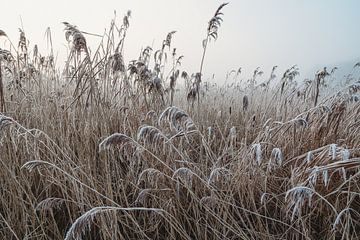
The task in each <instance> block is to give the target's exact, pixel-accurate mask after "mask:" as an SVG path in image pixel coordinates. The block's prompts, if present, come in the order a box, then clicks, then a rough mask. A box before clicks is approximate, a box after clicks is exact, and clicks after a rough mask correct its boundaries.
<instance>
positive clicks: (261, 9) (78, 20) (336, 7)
mask: <svg viewBox="0 0 360 240" xmlns="http://www.w3.org/2000/svg"><path fill="white" fill-rule="evenodd" d="M222 2H223V1H217V0H101V1H86V0H72V1H69V0H62V1H60V0H58V1H51V0H32V1H30V0H23V1H22V0H1V1H0V9H1V14H0V29H1V30H4V31H5V32H6V33H7V34H8V35H9V36H10V38H11V39H12V41H13V42H17V41H18V35H19V33H18V28H19V27H21V21H20V16H21V18H22V21H23V27H24V29H25V32H26V35H27V38H28V39H29V40H30V43H31V45H33V44H35V43H36V44H38V45H39V46H40V50H42V51H45V50H46V39H45V38H44V33H45V30H46V28H47V27H50V28H51V30H52V35H53V42H54V48H55V53H57V54H58V55H59V59H58V62H59V63H60V64H61V62H63V61H64V57H65V55H66V48H65V47H64V45H65V44H66V41H65V37H64V32H63V28H64V26H63V25H62V24H61V22H63V21H67V22H69V23H71V24H74V25H77V26H78V27H79V28H80V29H81V30H83V31H87V32H93V33H98V34H102V33H103V32H104V29H105V28H108V26H109V24H110V20H111V19H112V17H113V12H114V10H116V12H117V15H118V22H119V25H120V23H121V20H122V17H123V15H124V14H125V13H126V11H127V10H131V11H132V18H131V19H130V29H129V31H128V37H127V40H126V43H125V60H126V61H127V62H128V61H130V60H132V59H136V58H137V57H138V54H139V51H140V49H141V48H142V47H146V46H148V45H152V43H153V42H154V49H155V50H156V49H159V48H160V47H161V42H162V40H163V39H164V38H165V36H166V34H167V33H168V32H170V31H172V30H176V31H177V33H176V34H175V35H174V37H173V42H172V47H176V48H177V52H178V54H179V55H184V56H185V58H184V60H183V66H182V69H183V70H186V71H187V72H189V73H192V72H197V71H198V69H199V64H200V59H201V53H202V46H201V44H202V39H204V37H205V34H206V27H207V22H208V20H209V19H210V18H211V17H212V15H213V14H214V11H215V10H216V8H217V7H218V6H219V4H221V3H222ZM229 2H230V4H229V5H228V6H226V7H225V8H224V9H223V12H224V17H223V19H224V22H223V24H222V26H221V28H220V30H219V38H218V40H217V41H216V42H212V43H211V44H210V45H209V50H208V53H207V58H206V62H205V67H204V72H205V76H211V75H212V73H215V74H216V76H217V78H222V79H223V78H224V76H225V74H226V72H227V71H229V70H231V69H237V68H238V67H242V68H243V69H244V71H245V72H246V74H247V75H251V74H252V72H253V70H254V69H255V68H256V67H258V66H260V68H261V69H262V70H263V71H264V72H265V74H266V76H267V75H268V74H269V72H270V71H271V68H272V66H273V65H279V66H280V67H279V71H278V75H280V74H281V73H282V71H283V70H284V69H285V68H287V67H289V66H291V65H294V64H298V65H299V67H300V70H301V72H302V73H303V76H304V75H306V73H308V72H309V71H310V70H313V69H314V68H316V67H322V66H329V67H331V66H334V64H337V63H342V62H351V63H352V62H354V61H357V60H359V58H360V26H359V24H360V12H359V11H360V1H359V0H229ZM86 38H87V40H88V45H89V46H90V47H91V48H92V49H95V46H96V44H98V42H99V38H97V37H91V36H86ZM0 46H1V47H4V40H3V39H2V40H1V41H0ZM354 63H355V62H354ZM304 77H305V76H304Z"/></svg>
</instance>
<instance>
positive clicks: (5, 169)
mask: <svg viewBox="0 0 360 240" xmlns="http://www.w3.org/2000/svg"><path fill="white" fill-rule="evenodd" d="M228 7H230V6H226V4H222V5H220V6H219V8H218V9H214V10H215V13H214V15H213V16H209V18H210V21H209V22H208V25H207V26H204V28H206V32H207V34H206V35H205V36H204V40H202V39H194V41H199V43H201V41H202V48H200V49H199V52H202V53H203V55H202V58H201V59H199V72H196V73H189V72H187V71H186V69H183V68H182V65H181V63H182V61H185V59H183V56H181V53H178V52H177V51H176V46H173V45H172V39H173V38H176V35H177V34H180V33H176V32H175V31H173V32H170V33H168V34H166V33H164V36H165V38H164V40H163V41H162V45H160V46H156V47H154V49H153V48H151V47H145V48H143V49H141V52H140V54H139V57H138V59H136V60H131V59H124V57H123V56H124V55H123V52H124V49H125V48H126V47H127V44H129V43H126V42H125V39H126V33H127V31H128V29H129V28H130V27H131V12H130V11H129V12H127V13H125V15H124V17H123V18H122V19H114V20H113V21H112V22H111V25H110V28H109V29H108V31H107V32H106V34H104V36H101V37H102V41H101V44H100V45H99V46H98V47H97V48H96V49H93V50H92V51H90V50H89V47H88V46H87V41H86V39H87V37H88V35H89V34H91V33H87V32H83V31H82V30H81V29H79V28H78V27H76V26H75V25H73V24H76V23H67V22H64V23H63V24H64V28H65V31H64V33H65V38H66V40H67V42H68V48H69V54H68V57H67V60H66V62H65V64H64V66H63V67H61V68H60V67H58V66H57V65H56V61H55V57H54V50H53V49H51V51H50V52H49V53H46V54H44V55H43V54H42V53H41V52H39V51H38V47H37V46H36V45H34V46H33V45H31V44H29V40H28V39H27V37H26V33H25V32H24V31H22V30H21V31H20V37H19V39H16V40H15V39H10V38H9V37H8V36H7V34H6V30H5V29H1V30H0V40H4V41H7V42H8V43H9V44H8V45H9V46H10V48H9V49H0V66H1V71H0V239H4V240H5V239H6V240H20V239H24V240H25V239H26V240H30V239H34V240H35V239H36V240H45V239H49V240H59V239H65V240H70V239H74V240H79V239H84V240H85V239H89V240H90V239H91V240H95V239H112V240H115V239H124V240H125V239H126V240H127V239H204V240H205V239H208V240H212V239H229V240H230V239H231V240H234V239H296V240H300V239H360V222H359V221H360V181H359V180H360V135H359V134H360V118H359V117H360V105H359V97H360V96H359V92H360V63H354V67H353V70H352V72H350V73H349V74H348V75H347V76H346V77H344V78H338V77H335V73H336V71H337V68H336V67H334V68H332V67H328V68H324V69H320V70H319V71H318V72H314V73H313V77H312V78H310V79H303V77H302V76H301V75H300V69H299V68H298V67H297V66H290V67H289V68H288V70H286V71H285V72H283V73H281V72H278V70H277V67H276V66H274V67H273V69H264V71H263V70H262V69H261V68H257V69H255V71H254V72H253V74H252V76H251V77H249V78H247V77H245V75H244V73H243V72H242V70H241V68H239V69H235V70H233V71H230V72H229V73H228V74H227V75H226V76H224V77H223V78H221V79H219V80H218V81H212V82H211V83H209V82H208V81H207V79H205V78H204V77H203V76H204V75H205V73H204V72H203V66H204V64H205V62H206V61H204V59H206V57H207V50H208V49H209V48H216V41H215V40H216V38H217V37H218V35H219V37H221V36H220V35H221V32H220V31H218V30H219V29H221V25H222V24H226V9H227V8H228ZM205 20H206V19H205ZM223 20H224V22H222V21H223ZM47 39H48V42H49V43H50V44H51V41H52V40H51V32H50V30H48V31H47ZM207 74H211V73H208V72H207ZM214 82H216V84H215V83H214Z"/></svg>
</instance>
